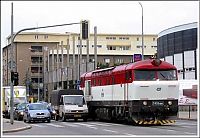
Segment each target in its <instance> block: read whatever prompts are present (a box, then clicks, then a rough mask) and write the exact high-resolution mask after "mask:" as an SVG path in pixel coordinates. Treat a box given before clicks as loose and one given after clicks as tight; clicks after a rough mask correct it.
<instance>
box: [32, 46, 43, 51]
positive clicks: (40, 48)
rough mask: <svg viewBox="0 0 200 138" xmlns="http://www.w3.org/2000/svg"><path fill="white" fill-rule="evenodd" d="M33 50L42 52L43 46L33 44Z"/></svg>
mask: <svg viewBox="0 0 200 138" xmlns="http://www.w3.org/2000/svg"><path fill="white" fill-rule="evenodd" d="M31 52H42V46H31Z"/></svg>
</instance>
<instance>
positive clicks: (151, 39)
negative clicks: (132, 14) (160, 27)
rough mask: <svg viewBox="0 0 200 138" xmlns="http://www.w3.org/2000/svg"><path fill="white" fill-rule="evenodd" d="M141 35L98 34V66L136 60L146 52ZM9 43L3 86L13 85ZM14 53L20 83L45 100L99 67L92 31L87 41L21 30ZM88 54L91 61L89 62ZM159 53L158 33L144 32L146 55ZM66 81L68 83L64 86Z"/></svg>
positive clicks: (75, 36)
mask: <svg viewBox="0 0 200 138" xmlns="http://www.w3.org/2000/svg"><path fill="white" fill-rule="evenodd" d="M141 38H142V37H141V35H137V34H97V62H98V66H105V67H107V66H114V65H119V64H124V63H130V62H133V55H134V54H141V53H142V42H141ZM7 43H8V44H7V46H5V47H4V48H3V86H9V85H10V66H9V65H10V61H11V52H10V51H11V46H10V37H8V38H7ZM80 43H82V44H80ZM80 45H82V48H80ZM87 45H88V46H89V47H88V46H87ZM87 51H89V52H87ZM13 53H14V59H13V60H14V65H15V66H14V71H17V72H18V73H19V85H28V86H30V92H29V96H30V97H34V98H35V99H37V96H38V92H39V95H40V97H41V99H46V97H48V94H47V93H48V91H50V89H51V90H53V89H56V88H58V87H64V86H65V85H66V81H68V80H74V82H75V80H79V76H80V74H82V73H84V72H85V71H89V70H93V69H95V68H94V35H93V34H90V38H89V41H88V44H87V41H86V40H82V41H81V42H80V38H79V34H76V33H65V34H58V33H40V32H27V33H21V34H18V35H17V36H16V38H15V41H14V50H13ZM80 53H81V54H80ZM87 53H88V55H89V62H90V63H88V62H87V61H86V59H87ZM156 53H157V35H156V34H149V35H144V58H149V57H150V56H152V55H155V54H156ZM73 55H74V56H73ZM80 55H81V61H79V60H80ZM73 58H74V59H75V60H73ZM73 62H75V67H74V66H73ZM86 65H88V66H86ZM72 66H73V69H72ZM78 68H79V69H80V70H79V72H78ZM63 70H64V71H63ZM73 72H75V73H73ZM59 76H60V77H59ZM59 80H60V81H59ZM62 82H65V83H64V84H63V85H64V86H63V85H62ZM52 83H55V84H56V85H54V84H52ZM38 86H39V87H38Z"/></svg>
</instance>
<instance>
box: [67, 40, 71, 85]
mask: <svg viewBox="0 0 200 138" xmlns="http://www.w3.org/2000/svg"><path fill="white" fill-rule="evenodd" d="M69 47H70V45H69V38H68V39H67V89H68V88H69Z"/></svg>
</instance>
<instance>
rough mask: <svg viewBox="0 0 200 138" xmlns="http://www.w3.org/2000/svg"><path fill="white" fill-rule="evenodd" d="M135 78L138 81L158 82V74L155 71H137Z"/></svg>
mask: <svg viewBox="0 0 200 138" xmlns="http://www.w3.org/2000/svg"><path fill="white" fill-rule="evenodd" d="M134 76H135V77H134V79H135V80H136V81H146V80H152V81H153V80H156V74H155V71H154V70H153V71H151V70H135V71H134Z"/></svg>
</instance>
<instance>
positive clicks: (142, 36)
mask: <svg viewBox="0 0 200 138" xmlns="http://www.w3.org/2000/svg"><path fill="white" fill-rule="evenodd" d="M139 4H140V6H141V8H142V60H144V35H143V6H142V3H141V2H139Z"/></svg>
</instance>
